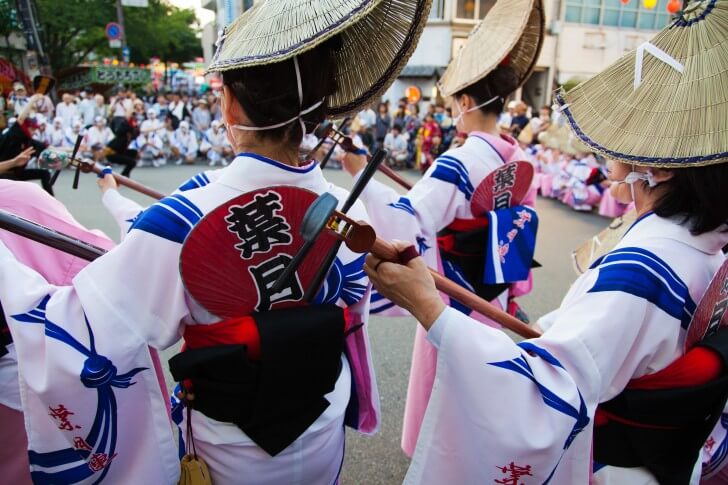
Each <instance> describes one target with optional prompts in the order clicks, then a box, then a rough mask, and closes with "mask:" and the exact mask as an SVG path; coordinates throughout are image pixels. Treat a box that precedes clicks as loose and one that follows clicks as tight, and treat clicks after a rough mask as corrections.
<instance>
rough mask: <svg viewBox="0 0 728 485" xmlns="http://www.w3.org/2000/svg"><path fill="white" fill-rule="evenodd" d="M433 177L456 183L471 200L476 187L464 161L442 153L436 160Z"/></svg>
mask: <svg viewBox="0 0 728 485" xmlns="http://www.w3.org/2000/svg"><path fill="white" fill-rule="evenodd" d="M432 178H435V179H438V180H442V181H443V182H448V183H451V184H453V185H455V186H456V187H457V188H458V190H460V192H462V193H463V194H465V198H466V199H468V200H470V198H471V197H472V196H473V192H474V191H475V189H474V188H473V184H472V183H471V182H470V172H468V169H467V168H465V165H464V164H463V162H461V161H460V160H458V159H457V158H455V157H452V156H450V155H441V156H440V157H439V158H438V159H437V160H435V169H434V170H433V171H432Z"/></svg>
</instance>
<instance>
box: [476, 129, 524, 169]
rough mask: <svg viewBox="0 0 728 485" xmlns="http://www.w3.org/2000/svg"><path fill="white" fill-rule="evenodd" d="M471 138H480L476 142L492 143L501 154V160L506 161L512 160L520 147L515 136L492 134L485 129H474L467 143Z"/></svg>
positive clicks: (494, 148) (492, 146)
mask: <svg viewBox="0 0 728 485" xmlns="http://www.w3.org/2000/svg"><path fill="white" fill-rule="evenodd" d="M470 140H478V141H477V142H475V143H482V142H485V143H487V144H488V145H490V147H491V148H492V149H493V151H495V152H496V153H497V154H498V156H500V158H501V160H503V162H504V163H505V162H507V161H508V160H511V158H512V157H513V155H514V154H515V152H516V150H518V149H519V148H520V147H519V146H518V142H517V141H516V140H515V139H514V138H513V137H511V136H508V135H505V134H501V135H500V136H495V135H491V134H490V133H485V132H483V131H472V132H470V134H469V135H468V138H467V139H466V140H465V143H466V144H467V143H468V141H470ZM471 143H473V142H471Z"/></svg>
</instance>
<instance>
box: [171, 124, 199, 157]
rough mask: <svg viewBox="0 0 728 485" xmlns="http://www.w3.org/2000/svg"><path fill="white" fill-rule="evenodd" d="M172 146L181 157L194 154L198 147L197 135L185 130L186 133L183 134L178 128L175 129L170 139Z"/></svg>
mask: <svg viewBox="0 0 728 485" xmlns="http://www.w3.org/2000/svg"><path fill="white" fill-rule="evenodd" d="M172 146H173V147H175V148H176V149H178V150H179V152H180V153H181V154H182V155H183V156H187V155H193V154H196V153H197V149H198V147H199V145H198V143H197V135H195V132H194V131H192V130H187V133H184V132H183V131H182V130H181V129H180V128H177V130H176V131H175V132H174V137H172Z"/></svg>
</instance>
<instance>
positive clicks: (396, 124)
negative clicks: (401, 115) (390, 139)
mask: <svg viewBox="0 0 728 485" xmlns="http://www.w3.org/2000/svg"><path fill="white" fill-rule="evenodd" d="M392 129H393V130H397V131H399V132H400V133H401V132H402V127H401V126H400V125H399V123H395V124H394V125H393V126H392Z"/></svg>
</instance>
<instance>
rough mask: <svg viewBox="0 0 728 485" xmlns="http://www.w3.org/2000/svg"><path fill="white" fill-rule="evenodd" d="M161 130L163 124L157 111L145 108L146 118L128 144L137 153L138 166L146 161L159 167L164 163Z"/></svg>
mask: <svg viewBox="0 0 728 485" xmlns="http://www.w3.org/2000/svg"><path fill="white" fill-rule="evenodd" d="M163 130H164V124H163V123H162V122H161V121H160V120H159V119H158V118H157V112H156V111H154V110H153V109H149V110H147V119H146V120H144V121H142V124H141V126H140V127H139V135H138V136H137V137H136V139H135V140H134V141H133V142H132V143H131V146H130V148H131V149H132V150H136V151H137V152H138V153H139V156H140V160H139V165H140V166H143V165H144V164H145V163H147V164H151V165H153V166H154V167H159V166H162V165H164V164H165V163H166V160H165V158H164V139H163V138H162V131H163Z"/></svg>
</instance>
